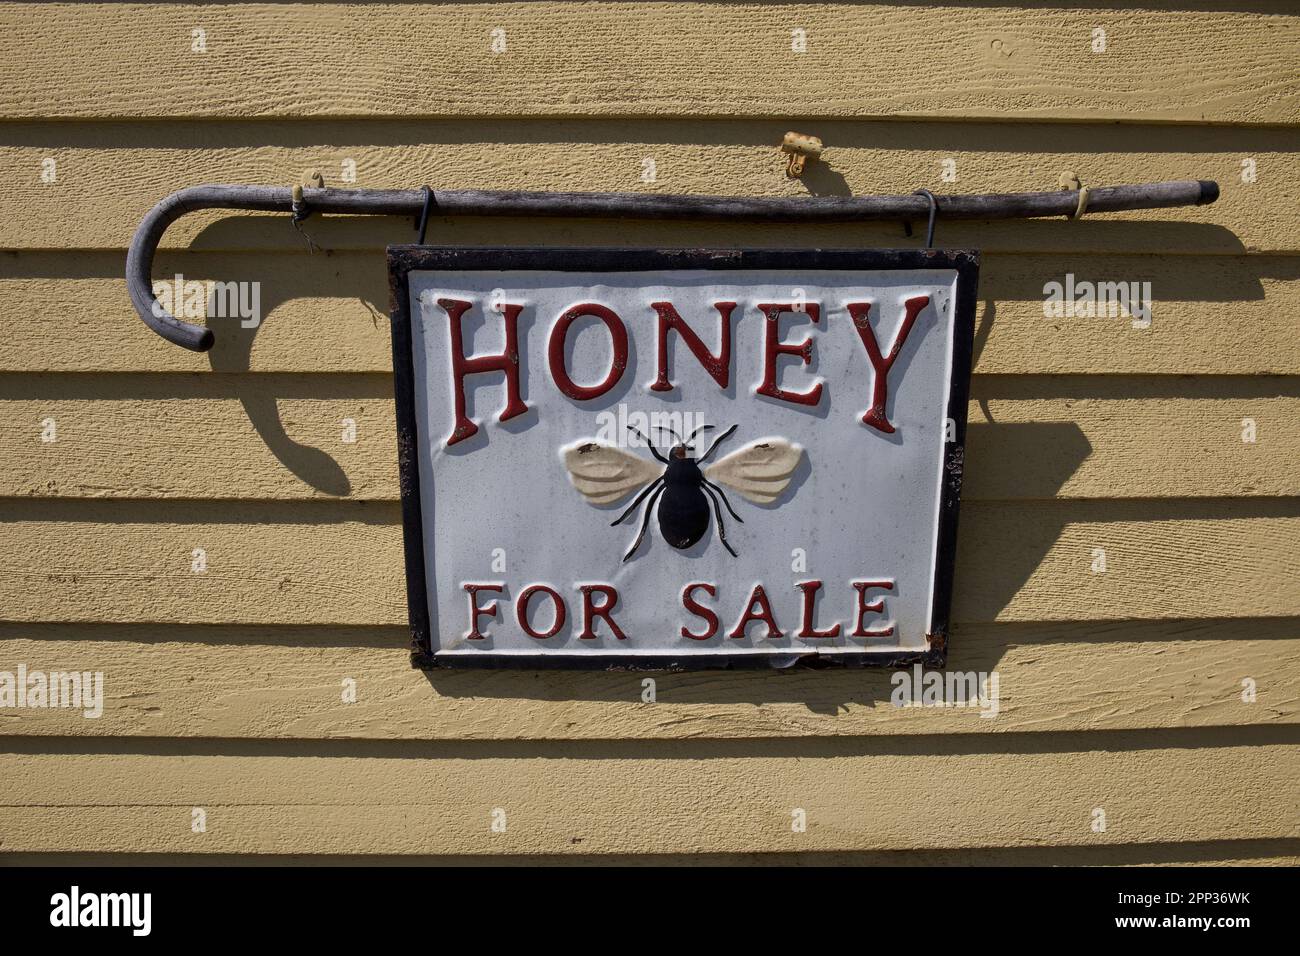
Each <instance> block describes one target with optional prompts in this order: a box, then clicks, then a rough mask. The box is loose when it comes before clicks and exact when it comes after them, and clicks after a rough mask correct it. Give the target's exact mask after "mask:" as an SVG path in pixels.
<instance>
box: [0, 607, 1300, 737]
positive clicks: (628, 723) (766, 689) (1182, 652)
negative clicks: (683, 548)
mask: <svg viewBox="0 0 1300 956" xmlns="http://www.w3.org/2000/svg"><path fill="white" fill-rule="evenodd" d="M0 640H3V641H4V642H5V644H4V646H5V647H6V648H7V650H8V652H9V654H10V656H11V657H12V658H13V659H16V660H21V661H24V662H26V664H27V666H28V668H29V670H40V671H42V672H46V673H48V672H50V671H61V670H66V669H68V668H71V667H74V666H75V667H77V668H79V669H81V670H89V671H90V672H92V673H93V672H95V671H100V672H102V673H103V674H104V682H105V683H104V696H105V701H104V710H103V714H102V715H101V716H99V717H97V718H93V719H87V718H85V717H83V715H82V711H80V710H75V709H31V710H27V711H23V712H10V713H6V714H3V715H0V735H8V736H26V735H42V736H67V737H78V736H95V737H100V736H102V737H119V736H133V737H155V738H164V737H195V738H200V737H207V738H243V737H255V738H268V739H320V738H330V739H336V738H364V739H395V740H400V739H406V740H569V739H587V740H593V739H601V740H623V739H679V738H682V739H684V738H690V739H704V738H708V739H713V738H741V737H749V738H759V737H825V736H846V737H852V736H878V735H886V736H890V735H916V734H933V735H946V734H969V735H1003V734H1006V733H1024V732H1036V733H1037V732H1060V731H1093V730H1121V729H1134V730H1136V729H1143V728H1145V729H1149V730H1153V731H1154V730H1160V729H1165V728H1178V727H1214V726H1234V727H1246V726H1250V725H1280V724H1295V723H1296V722H1297V721H1298V720H1300V702H1298V697H1300V620H1297V619H1296V618H1253V619H1237V620H1230V619H1229V620H1223V621H1215V622H1205V621H1142V622H1139V621H1099V622H1092V623H1088V624H1080V623H1057V624H1040V623H1029V624H983V625H962V626H959V627H958V628H957V630H956V634H955V636H954V639H953V644H952V651H951V653H950V655H949V661H950V666H951V667H952V668H954V669H956V670H960V671H975V672H983V673H989V672H992V671H996V672H997V673H998V675H999V677H998V686H999V700H1000V703H999V707H998V710H997V713H996V714H994V715H991V716H981V713H985V714H990V713H991V712H990V710H989V709H988V708H985V709H983V710H981V709H980V708H979V707H968V708H899V707H896V706H894V705H893V703H891V699H890V698H891V694H893V692H894V689H895V687H896V684H894V683H893V682H891V675H890V674H889V673H888V672H875V671H872V672H860V671H857V672H855V671H829V672H822V673H809V672H807V671H796V672H792V673H767V674H765V673H756V672H745V673H734V674H733V673H718V672H713V673H707V672H706V673H688V674H662V675H656V677H655V681H656V699H655V701H654V702H653V703H649V702H646V701H643V700H642V692H643V689H644V688H643V685H642V680H643V678H644V675H640V674H605V673H598V672H587V671H584V672H554V673H550V674H547V675H546V676H545V677H544V678H539V677H538V676H537V675H536V674H527V673H518V672H511V671H450V672H440V673H434V674H429V675H426V674H424V673H422V672H420V671H415V670H412V669H410V668H409V667H407V666H406V654H407V652H406V647H405V644H406V642H407V635H406V632H405V629H404V628H400V627H386V628H364V627H362V628H329V627H299V628H283V627H282V628H267V627H262V628H257V627H232V626H183V627H177V626H174V625H173V626H164V625H138V624H127V625H106V624H91V625H79V624H5V625H0ZM1252 676H1253V678H1254V679H1255V681H1256V695H1257V696H1256V699H1255V700H1254V701H1253V702H1247V701H1246V700H1244V699H1243V696H1242V692H1243V689H1244V688H1243V684H1242V682H1243V681H1244V680H1245V679H1246V678H1250V677H1252ZM348 680H350V681H354V682H355V689H356V699H355V700H354V701H353V702H350V703H349V702H346V701H345V700H344V689H345V683H344V682H345V681H348ZM346 686H349V687H350V686H351V685H346Z"/></svg>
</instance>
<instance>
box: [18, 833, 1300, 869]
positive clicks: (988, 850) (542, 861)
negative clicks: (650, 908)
mask: <svg viewBox="0 0 1300 956" xmlns="http://www.w3.org/2000/svg"><path fill="white" fill-rule="evenodd" d="M1298 848H1300V840H1293V839H1286V838H1282V839H1275V840H1202V841H1199V842H1185V843H1134V844H1129V845H1124V844H1107V845H1105V846H1061V847H1053V846H1036V847H1028V846H1026V847H976V848H971V849H955V850H927V849H923V848H917V849H908V850H863V851H858V852H852V851H850V852H834V851H832V852H824V853H803V852H796V853H793V854H789V853H708V854H701V853H655V854H651V853H632V854H617V853H612V854H601V855H599V856H585V855H583V854H578V853H575V854H567V855H564V856H557V855H553V854H531V855H502V854H492V855H490V856H489V855H479V856H456V855H431V854H416V853H409V854H402V855H396V854H387V855H384V854H369V853H354V854H324V853H313V854H292V853H285V854H276V853H264V854H253V853H78V852H67V853H4V852H3V851H0V863H3V864H5V865H8V866H79V867H86V866H106V865H107V866H131V865H134V866H142V865H144V866H195V865H198V866H302V865H303V864H308V863H310V864H316V865H321V866H408V867H414V866H425V867H427V866H463V867H474V866H525V865H526V866H570V867H578V866H590V865H592V864H596V863H598V864H601V865H607V866H643V867H644V866H700V865H701V864H708V865H711V866H790V865H792V864H793V865H805V866H806V865H811V864H817V865H820V866H890V867H901V866H1296V865H1298V864H1300V855H1297V854H1296V850H1297V849H1298Z"/></svg>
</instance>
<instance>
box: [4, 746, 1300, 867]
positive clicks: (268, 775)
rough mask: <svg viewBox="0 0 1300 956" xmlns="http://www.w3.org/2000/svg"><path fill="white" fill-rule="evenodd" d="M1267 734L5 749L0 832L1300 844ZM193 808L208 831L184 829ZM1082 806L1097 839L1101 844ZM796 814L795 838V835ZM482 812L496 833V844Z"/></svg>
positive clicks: (361, 842) (301, 848)
mask: <svg viewBox="0 0 1300 956" xmlns="http://www.w3.org/2000/svg"><path fill="white" fill-rule="evenodd" d="M1273 730H1288V732H1289V729H1288V728H1256V729H1255V731H1253V732H1252V731H1242V730H1235V729H1234V730H1232V731H1231V733H1232V739H1231V740H1229V739H1228V738H1227V737H1226V734H1225V733H1219V732H1214V731H1207V730H1198V731H1192V732H1190V733H1191V734H1194V735H1196V736H1190V737H1189V736H1188V734H1187V733H1178V734H1172V735H1171V732H1169V731H1164V732H1158V733H1156V734H1151V733H1146V732H1136V733H1135V732H1120V733H1115V734H1110V733H1097V734H1075V735H1059V737H1056V735H1044V736H1047V737H1048V739H1047V740H1045V741H1043V742H1042V743H1041V744H1039V745H1037V746H1028V745H1024V744H1021V743H1019V742H1015V741H1016V738H1008V740H1010V741H1013V743H1012V745H1011V746H1010V747H1008V748H1007V749H1006V750H1005V751H1003V750H1001V748H995V749H994V751H993V752H991V753H981V752H971V751H970V749H969V748H968V747H967V746H964V745H963V744H962V742H961V741H960V740H958V741H956V742H954V741H953V740H952V739H946V740H945V739H942V738H940V739H935V738H926V737H922V738H904V739H897V740H888V741H879V742H877V741H872V740H863V739H857V740H854V739H848V740H823V741H817V742H813V741H797V742H791V745H787V746H781V745H780V744H779V743H778V742H776V741H759V742H752V743H751V742H748V741H736V742H721V741H672V742H664V743H661V744H657V745H654V746H653V747H652V746H650V745H649V744H647V743H646V742H644V741H638V742H634V743H619V742H613V743H609V744H603V743H598V742H589V743H576V742H568V743H565V744H562V745H555V746H553V747H544V746H542V745H538V744H533V745H530V748H529V750H528V752H527V753H526V754H523V753H519V752H518V749H517V745H514V744H510V743H504V744H501V745H491V744H485V743H483V742H466V743H464V744H457V743H450V742H449V743H447V744H443V745H434V744H421V745H418V749H415V748H412V747H409V746H408V745H406V744H402V743H398V744H395V745H393V744H384V743H379V742H350V743H346V744H345V743H342V742H340V743H336V744H323V745H319V744H318V745H317V747H316V752H313V748H311V747H306V746H302V745H301V744H296V745H294V747H293V749H292V750H291V751H288V752H286V751H285V750H284V749H283V747H282V746H281V745H279V744H273V745H272V748H271V749H266V748H261V747H251V749H250V746H249V744H248V743H243V744H233V745H232V744H228V743H224V742H214V743H212V744H209V745H207V749H209V750H211V749H212V748H214V747H215V748H216V749H217V751H218V752H216V753H212V752H208V753H200V754H193V753H192V752H191V751H192V749H193V745H192V744H190V743H189V742H186V741H175V742H172V741H162V742H159V743H156V744H153V745H152V746H151V747H150V748H149V749H151V750H152V751H153V752H148V751H146V752H144V753H132V752H125V753H122V752H113V750H110V751H107V752H101V753H96V752H93V750H92V752H89V753H87V752H83V751H84V750H85V748H86V742H85V741H82V740H78V741H73V742H70V743H69V744H68V746H67V748H66V750H65V749H64V748H57V747H56V748H51V747H50V744H49V742H48V741H43V740H42V741H30V742H16V743H21V744H28V743H30V744H33V745H35V746H34V749H35V750H36V751H37V752H35V753H32V752H30V750H31V749H33V748H29V747H19V748H18V749H17V752H15V753H3V754H0V838H2V839H3V841H4V848H5V850H6V851H8V852H32V851H45V852H58V851H72V850H76V851H81V852H105V851H111V852H144V851H148V852H155V853H157V852H164V853H184V852H190V853H198V852H203V853H357V852H364V853H468V854H488V853H490V854H511V853H629V852H636V853H683V852H708V853H720V852H721V853H726V852H756V851H757V852H774V851H784V852H799V851H803V852H808V851H832V850H873V849H907V848H913V847H916V848H927V849H933V848H942V847H953V848H955V847H986V846H1004V847H1010V846H1032V845H1041V844H1045V843H1052V844H1056V845H1061V846H1097V845H1107V844H1129V843H1141V842H1161V841H1173V840H1178V841H1189V840H1205V839H1215V840H1234V839H1237V840H1247V839H1256V840H1258V839H1268V838H1288V837H1294V836H1295V835H1296V834H1297V823H1296V818H1295V803H1296V798H1297V796H1300V791H1298V787H1297V784H1298V781H1297V775H1296V774H1295V772H1294V768H1295V766H1296V758H1297V756H1300V752H1298V750H1297V746H1296V743H1295V740H1294V737H1293V736H1286V737H1283V738H1281V739H1277V738H1278V735H1277V734H1275V733H1274V734H1266V735H1265V736H1264V737H1263V738H1262V739H1261V738H1259V737H1252V733H1255V734H1258V733H1260V732H1261V731H1273ZM1053 737H1056V739H1052V738H1053ZM1035 739H1036V740H1037V739H1039V738H1037V735H1035ZM113 743H114V750H115V749H116V747H117V742H113ZM122 743H125V744H127V745H128V747H129V746H130V744H131V742H122ZM1230 743H1231V744H1237V745H1229V744H1230ZM1189 744H1191V746H1189ZM322 747H323V748H325V749H324V751H323V752H322V751H321V750H320V748H322ZM503 747H504V748H506V749H505V750H504V751H502V749H501V748H503ZM792 747H794V748H797V749H791V748H792ZM1044 748H1046V749H1044ZM4 749H5V750H9V749H10V748H9V747H8V746H6V747H5V748H4ZM230 749H233V751H234V752H221V751H222V750H230ZM40 751H50V752H45V753H42V752H40ZM69 751H70V752H69ZM194 808H203V809H205V811H206V815H207V817H206V832H204V833H200V834H196V833H194V832H193V831H192V829H191V821H192V818H193V817H192V814H193V810H194ZM1095 808H1102V809H1103V810H1104V811H1105V813H1106V830H1105V832H1104V833H1094V832H1093V830H1092V826H1091V824H1092V821H1093V811H1094V809H1095ZM796 809H800V810H803V811H804V813H805V815H806V821H807V830H806V832H793V831H794V828H793V827H792V826H791V822H792V812H793V811H794V810H796ZM494 810H499V811H503V812H504V815H505V820H506V825H507V826H506V832H504V833H499V832H493V831H492V829H491V824H492V821H493V817H492V813H493V811H494ZM498 819H499V816H498Z"/></svg>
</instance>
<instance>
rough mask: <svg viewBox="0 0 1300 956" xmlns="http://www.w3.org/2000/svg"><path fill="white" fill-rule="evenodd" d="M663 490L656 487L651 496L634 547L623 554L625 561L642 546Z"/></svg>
mask: <svg viewBox="0 0 1300 956" xmlns="http://www.w3.org/2000/svg"><path fill="white" fill-rule="evenodd" d="M663 491H664V490H663V489H662V488H658V489H656V490H655V493H654V494H653V495H651V496H650V500H649V501H647V502H646V505H645V517H644V518H642V519H641V531H640V533H638V534H637V536H636V540H635V541H633V542H632V547H631V548H629V549H628V552H627V554H625V555H623V560H624V561H626V560H628V559H629V558H630V557H632V555H634V554H636V549H637V548H639V547H641V542H642V541H644V540H645V529H646V528H647V527H648V526H649V525H650V516H651V515H652V514H654V511H655V504H656V502H658V501H659V496H660V495H661V494H663Z"/></svg>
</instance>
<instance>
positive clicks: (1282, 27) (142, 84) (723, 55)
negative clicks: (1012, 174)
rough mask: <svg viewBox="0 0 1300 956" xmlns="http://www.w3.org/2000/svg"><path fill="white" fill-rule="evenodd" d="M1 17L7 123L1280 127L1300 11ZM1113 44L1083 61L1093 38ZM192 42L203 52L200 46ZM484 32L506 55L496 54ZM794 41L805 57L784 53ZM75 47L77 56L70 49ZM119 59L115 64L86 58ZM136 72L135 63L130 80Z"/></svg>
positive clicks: (251, 7)
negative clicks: (501, 121) (800, 34)
mask: <svg viewBox="0 0 1300 956" xmlns="http://www.w3.org/2000/svg"><path fill="white" fill-rule="evenodd" d="M1198 6H1199V5H1198V4H1190V3H1189V4H1179V5H1178V7H1180V9H1164V10H1150V9H1139V10H1129V9H1124V8H1119V7H1115V6H1109V7H1098V8H1093V9H1089V8H1086V7H1079V8H1058V7H1051V8H1046V9H1044V8H1040V7H1038V6H1036V5H1035V6H1000V7H996V6H982V5H981V6H970V5H963V4H949V5H940V4H924V5H917V4H887V3H886V4H846V3H840V4H833V3H832V4H766V3H740V4H700V5H696V4H689V3H600V4H585V3H576V2H548V3H546V4H537V3H495V4H494V3H463V4H462V3H444V4H428V5H424V4H421V5H419V6H415V5H411V4H401V3H391V4H365V5H364V6H356V5H350V4H324V3H320V4H302V5H296V6H295V8H294V10H293V15H292V16H287V15H286V12H285V10H284V8H282V7H280V6H278V5H275V4H251V3H250V4H229V5H215V4H214V5H206V4H204V5H187V4H174V5H173V4H168V5H165V6H163V5H158V6H149V7H143V8H132V13H133V15H132V16H121V15H120V11H119V10H116V9H115V5H113V4H99V5H87V6H83V5H80V4H74V3H65V4H57V5H49V6H46V5H40V4H7V5H5V7H4V8H0V16H2V17H3V20H0V24H2V28H0V37H2V38H3V40H2V41H0V64H3V66H0V91H2V92H0V117H4V118H9V119H13V118H27V117H40V118H47V117H59V118H68V119H72V118H80V117H108V118H118V117H131V118H148V117H185V116H195V115H198V116H240V117H247V116H260V117H284V116H302V115H309V116H342V117H347V116H363V115H380V116H394V115H396V116H453V117H455V116H499V115H507V116H520V115H533V116H538V115H542V116H572V115H592V114H600V115H628V114H632V115H644V116H651V115H668V116H677V115H683V114H685V115H702V116H732V115H763V116H766V115H773V114H779V115H808V116H872V117H874V116H911V117H926V116H929V117H935V116H942V117H952V118H972V117H996V118H1052V119H1075V120H1089V121H1095V120H1182V121H1188V120H1191V121H1198V120H1199V121H1207V120H1208V121H1212V122H1219V123H1233V124H1250V123H1295V122H1296V119H1297V116H1298V115H1300V81H1297V78H1296V74H1295V70H1294V66H1295V56H1294V53H1295V47H1296V44H1297V43H1300V25H1298V24H1297V23H1296V21H1295V19H1294V18H1293V17H1289V16H1286V15H1285V14H1287V13H1294V12H1295V11H1294V7H1293V6H1291V5H1289V4H1284V5H1280V6H1279V9H1278V10H1277V11H1276V12H1274V11H1271V10H1270V11H1269V12H1255V10H1254V9H1252V10H1250V11H1243V10H1234V9H1229V10H1224V9H1221V8H1220V9H1208V10H1206V9H1198V8H1197V7H1198ZM1097 28H1102V29H1104V30H1105V31H1106V38H1107V45H1106V52H1104V53H1101V52H1099V53H1094V52H1093V50H1092V46H1093V42H1094V34H1093V31H1094V29H1097ZM195 30H202V31H203V41H204V46H205V47H206V52H194V46H195V42H194V40H195V34H194V31H195ZM493 30H501V31H503V32H502V33H501V34H498V36H499V37H500V38H501V39H504V41H505V51H504V52H501V53H497V54H494V53H493V51H492V43H493V39H494V37H493V33H492V31H493ZM795 30H803V31H804V32H805V34H806V37H807V52H804V53H798V52H795V50H794V46H795V43H794V41H795V39H796V37H795V35H794V33H793V31H795ZM77 50H81V51H84V55H80V56H78V55H72V51H77ZM103 50H112V51H113V54H114V55H112V56H103V55H94V54H95V53H96V52H98V51H103ZM140 64H149V68H148V69H141V68H140Z"/></svg>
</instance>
